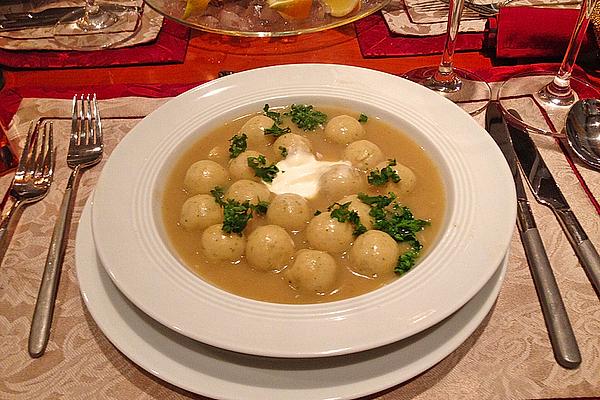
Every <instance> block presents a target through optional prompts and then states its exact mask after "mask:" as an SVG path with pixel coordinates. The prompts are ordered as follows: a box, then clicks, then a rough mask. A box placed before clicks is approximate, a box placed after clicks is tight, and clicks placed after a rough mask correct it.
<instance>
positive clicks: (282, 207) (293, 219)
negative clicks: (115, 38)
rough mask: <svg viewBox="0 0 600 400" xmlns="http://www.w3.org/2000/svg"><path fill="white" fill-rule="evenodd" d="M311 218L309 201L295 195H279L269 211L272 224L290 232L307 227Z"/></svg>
mask: <svg viewBox="0 0 600 400" xmlns="http://www.w3.org/2000/svg"><path fill="white" fill-rule="evenodd" d="M311 216H312V213H311V212H310V207H309V206H308V201H306V199H305V198H304V197H302V196H300V195H298V194H295V193H284V194H280V195H277V196H276V197H275V198H274V199H273V201H272V202H271V203H270V204H269V209H268V210H267V219H268V220H269V222H270V223H271V224H275V225H279V226H281V227H283V228H285V229H288V230H290V231H294V230H300V229H302V228H303V227H306V224H307V222H308V221H309V220H310V218H311Z"/></svg>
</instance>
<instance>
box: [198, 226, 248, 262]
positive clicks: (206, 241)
mask: <svg viewBox="0 0 600 400" xmlns="http://www.w3.org/2000/svg"><path fill="white" fill-rule="evenodd" d="M200 242H201V245H202V250H203V252H204V255H206V257H207V258H208V259H210V260H214V261H229V262H237V261H239V260H240V258H241V257H242V256H243V255H244V250H245V248H246V237H245V236H244V235H238V234H237V233H225V232H223V225H222V224H215V225H211V226H209V227H208V228H206V229H205V230H204V232H202V236H201V237H200Z"/></svg>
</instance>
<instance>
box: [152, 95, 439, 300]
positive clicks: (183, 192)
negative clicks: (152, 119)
mask: <svg viewBox="0 0 600 400" xmlns="http://www.w3.org/2000/svg"><path fill="white" fill-rule="evenodd" d="M315 111H318V112H316V113H315ZM267 115H268V116H269V117H271V119H270V118H268V117H267ZM298 125H300V126H298ZM290 193H291V194H290ZM162 207H163V219H164V224H165V227H166V231H167V234H168V236H169V238H170V241H171V245H172V247H173V248H174V250H175V253H176V254H178V256H179V257H180V259H181V260H182V262H183V263H184V264H185V265H187V266H188V267H189V268H190V269H191V270H192V271H193V272H194V273H196V274H197V275H199V276H200V277H201V278H202V279H204V280H206V281H207V282H210V283H211V284H213V285H215V286H217V287H219V288H222V289H224V290H226V291H229V292H231V293H234V294H236V295H239V296H243V297H247V298H252V299H256V300H261V301H267V302H274V303H291V304H305V303H321V302H329V301H337V300H341V299H346V298H350V297H354V296H357V295H360V294H363V293H366V292H369V291H372V290H375V289H377V288H379V287H381V286H383V285H385V284H387V283H389V282H391V281H393V280H394V279H397V278H398V277H399V276H400V275H402V274H403V273H405V272H407V271H408V270H409V269H411V268H412V266H413V264H414V263H415V262H416V263H417V264H418V260H419V259H420V258H422V257H423V255H424V254H425V253H426V252H427V251H428V250H429V249H430V248H431V247H432V245H433V243H434V240H435V237H436V235H437V234H438V232H439V230H440V226H441V224H442V222H443V217H444V209H445V194H444V187H443V183H442V180H441V177H440V174H439V171H438V169H437V167H436V166H435V165H434V164H433V162H432V161H431V159H430V158H429V157H428V156H427V154H426V153H425V152H424V150H423V149H422V148H420V147H419V146H418V145H417V144H416V143H415V142H413V141H412V140H411V139H410V138H409V137H408V136H407V135H405V134H403V133H402V132H399V131H398V130H397V129H395V128H393V127H391V126H388V125H387V124H386V123H385V122H384V121H381V120H380V119H379V118H377V116H375V115H371V116H368V115H367V116H366V115H363V114H361V113H360V110H358V111H357V110H346V109H339V108H333V107H325V106H324V107H320V106H315V107H314V108H312V107H311V106H309V107H303V106H290V107H285V108H278V109H268V106H266V105H265V109H264V110H263V111H257V113H256V114H252V115H245V116H242V117H240V118H238V119H235V120H233V121H229V122H227V123H225V124H224V125H223V126H222V127H220V128H218V129H216V130H215V131H213V132H209V133H208V134H206V135H203V137H202V138H200V139H199V140H198V141H197V142H196V143H194V144H193V145H192V146H191V147H190V148H189V149H188V150H187V151H185V152H184V153H183V154H182V155H181V158H180V159H179V160H178V162H177V163H176V165H174V167H173V170H172V173H171V174H170V176H169V178H168V182H167V185H166V188H165V191H164V197H163V200H162ZM416 268H418V266H416Z"/></svg>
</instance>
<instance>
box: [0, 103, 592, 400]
mask: <svg viewBox="0 0 600 400" xmlns="http://www.w3.org/2000/svg"><path fill="white" fill-rule="evenodd" d="M164 101H166V99H147V98H117V99H112V100H104V101H101V102H100V108H101V110H102V115H103V117H104V129H105V131H104V132H105V138H106V139H105V140H106V157H105V158H104V160H103V161H102V163H101V164H100V165H98V166H96V167H94V168H93V169H91V170H89V171H87V172H86V173H85V174H84V175H83V178H82V180H81V182H80V186H79V190H78V195H77V200H76V205H75V213H74V217H73V224H72V227H71V230H70V235H69V237H70V240H69V245H68V247H67V251H66V257H65V263H64V268H63V274H62V279H61V283H60V287H59V291H58V300H57V306H56V310H55V315H54V322H53V330H52V334H51V337H50V343H49V346H48V349H47V351H46V354H45V355H44V356H43V357H42V358H39V359H31V358H30V357H29V355H28V353H27V341H28V333H29V326H30V323H31V316H32V312H33V308H34V303H35V298H36V295H37V291H38V287H39V282H40V278H41V275H42V268H43V265H44V261H45V257H46V253H47V248H48V243H49V241H50V236H51V234H52V229H53V225H54V222H55V220H56V215H57V211H58V207H59V204H60V201H61V198H62V194H63V191H64V188H65V184H66V179H67V177H68V174H69V172H70V171H69V169H68V168H67V166H66V165H65V162H64V160H65V155H66V148H67V137H68V134H69V127H70V119H69V116H70V101H67V100H50V99H25V100H23V102H22V103H21V106H20V109H19V111H18V113H17V114H16V116H15V118H14V119H13V123H12V126H11V129H10V131H9V136H10V138H11V139H12V140H13V141H14V142H15V143H18V144H19V145H21V144H22V141H23V140H24V136H25V135H26V132H27V127H28V125H29V123H30V121H32V120H36V119H38V118H44V119H48V120H52V121H54V127H55V135H56V138H55V142H56V143H57V145H58V157H57V160H58V162H57V169H56V177H55V182H54V184H53V186H52V189H51V191H50V193H49V195H48V196H47V197H46V198H45V199H44V200H43V201H41V202H38V203H36V204H34V205H31V206H30V207H27V208H26V209H25V211H24V213H23V215H22V217H21V220H20V223H19V225H18V227H17V229H16V232H15V234H14V237H13V239H12V242H11V244H10V247H9V249H8V252H7V254H6V257H5V260H4V262H3V264H2V266H1V267H0V398H2V399H6V400H20V399H23V400H30V399H63V398H64V399H92V398H93V399H161V400H162V399H182V398H197V397H196V396H195V395H193V394H191V393H188V392H185V391H183V390H180V389H178V388H176V387H173V386H172V385H169V384H167V383H165V382H163V381H161V380H160V379H158V378H155V377H153V376H152V375H151V374H149V373H147V372H145V371H144V370H142V369H141V368H139V367H137V366H136V365H135V364H133V363H132V362H131V361H129V360H128V359H127V358H126V357H124V356H123V355H122V354H121V353H120V352H119V351H117V350H116V349H115V348H114V347H113V346H112V344H111V343H110V342H109V341H108V340H107V339H106V338H105V337H104V335H103V334H102V332H101V331H100V330H99V328H98V327H97V325H96V323H95V322H94V320H93V319H92V317H91V316H90V314H89V313H88V311H87V310H86V307H85V305H84V303H83V301H82V298H81V296H80V294H79V287H78V281H77V276H76V271H75V265H74V243H75V234H76V230H77V224H78V222H77V221H78V220H79V216H80V215H81V211H82V208H83V206H84V204H85V202H86V199H87V198H88V196H89V195H90V193H91V191H92V190H93V188H94V184H95V182H96V180H97V178H98V175H99V173H100V171H101V170H102V166H103V164H104V163H105V162H106V159H107V158H108V157H109V155H110V152H111V150H112V149H114V147H115V146H116V145H117V144H118V142H119V140H120V139H121V138H122V137H124V136H125V135H126V134H127V132H128V131H129V130H130V129H131V128H132V127H133V126H135V124H136V123H137V121H138V120H139V119H140V118H142V117H143V116H145V115H147V114H148V113H149V112H150V111H152V110H153V109H155V108H156V107H158V106H159V105H160V104H162V103H163V102H164ZM478 118H479V119H480V120H481V119H482V118H483V116H479V117H478ZM542 139H543V140H541V141H540V142H539V145H540V149H541V151H542V153H543V155H544V158H545V159H546V160H547V162H548V163H549V164H550V167H551V169H552V172H553V174H554V176H555V177H556V178H557V180H558V182H559V184H560V186H561V187H562V189H563V191H564V192H565V193H566V195H567V197H568V200H569V202H570V203H571V205H572V207H573V208H574V211H575V213H576V214H577V216H578V217H579V218H580V221H581V223H582V224H583V226H584V227H585V229H586V230H587V232H588V233H589V235H590V236H591V239H592V241H593V242H594V243H595V245H596V247H598V248H600V218H599V216H598V214H597V212H596V211H595V210H594V208H593V207H592V205H591V203H590V201H589V199H588V198H587V197H586V195H585V193H584V192H583V190H582V188H581V186H580V184H579V183H578V181H577V179H576V178H575V176H574V174H573V173H572V170H571V169H570V167H569V165H568V164H567V162H566V160H565V158H564V156H563V154H562V153H561V152H560V151H559V149H558V147H557V146H556V143H555V142H554V141H553V140H551V139H547V138H542ZM578 167H579V168H581V169H582V171H584V173H585V176H586V179H587V180H588V184H589V185H590V187H591V189H592V190H593V191H594V192H595V193H597V194H599V193H600V179H598V178H599V176H600V175H598V173H597V172H593V171H590V170H586V169H585V167H583V166H581V165H578ZM9 183H10V176H5V177H3V178H1V179H0V191H1V192H2V193H3V192H4V191H5V190H6V188H7V187H8V185H9ZM533 208H534V212H535V214H536V217H537V221H538V225H539V227H540V230H541V233H542V236H543V240H544V242H545V244H546V246H547V249H548V253H549V256H550V258H551V261H552V263H553V266H554V270H555V273H556V276H557V281H558V284H559V286H560V289H561V290H562V293H563V297H564V300H565V304H566V307H567V310H568V312H569V316H570V318H571V322H572V325H573V329H574V331H575V334H576V336H577V340H578V342H579V346H580V349H581V352H582V357H583V363H582V365H581V367H580V368H579V369H576V370H566V369H563V368H561V367H560V366H558V365H557V364H556V362H555V360H554V357H553V354H552V350H551V347H550V343H549V340H548V336H547V333H546V330H545V326H544V321H543V318H542V314H541V311H540V306H539V303H538V300H537V296H536V293H535V289H534V287H533V284H532V280H531V276H530V272H529V269H528V266H527V262H526V260H525V257H524V254H523V250H522V247H521V243H520V240H519V236H518V234H517V233H516V232H515V235H514V236H513V240H512V243H511V249H510V258H509V265H508V273H507V276H506V280H505V283H504V285H503V287H502V290H501V292H500V295H499V298H498V300H497V303H496V305H495V306H494V308H493V309H492V311H491V312H490V314H489V315H488V318H486V319H485V320H484V323H483V324H482V325H481V326H480V327H479V328H478V329H477V330H476V331H475V333H474V334H473V335H472V336H471V337H470V338H469V339H468V340H467V341H466V342H465V343H463V344H462V345H461V346H460V347H459V348H458V349H457V350H456V351H455V352H453V353H452V354H451V355H450V356H448V357H447V358H445V359H444V360H443V361H442V362H440V363H439V364H437V365H436V366H434V367H433V368H431V369H429V370H428V371H426V372H424V373H422V374H421V375H419V376H417V377H416V378H414V379H412V380H410V381H408V382H406V383H404V384H402V385H399V386H397V387H395V388H392V389H390V390H388V391H386V392H384V393H380V394H379V395H376V396H374V398H378V399H385V400H401V399H412V398H416V399H433V398H435V399H439V398H441V399H477V400H480V399H521V398H548V397H578V396H589V397H591V396H600V301H599V299H598V296H597V295H596V293H595V292H594V291H593V289H592V287H591V285H590V283H589V281H588V280H587V278H586V276H585V274H584V272H583V270H582V268H581V267H580V266H579V264H578V261H577V258H576V257H575V255H574V253H573V251H572V250H571V247H570V246H569V243H568V241H567V239H566V237H565V236H564V235H563V233H562V231H561V229H560V227H559V225H558V222H557V221H556V220H555V219H554V216H553V215H552V213H551V212H550V211H549V210H547V209H545V208H544V207H542V206H539V205H538V204H537V203H535V202H533Z"/></svg>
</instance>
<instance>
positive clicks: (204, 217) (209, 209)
mask: <svg viewBox="0 0 600 400" xmlns="http://www.w3.org/2000/svg"><path fill="white" fill-rule="evenodd" d="M222 221H223V209H222V208H221V206H220V205H218V204H217V202H216V201H215V198H214V197H213V196H211V195H209V194H197V195H195V196H193V197H190V198H189V199H187V200H186V201H185V203H183V206H182V207H181V214H180V217H179V223H180V224H181V226H183V227H184V228H185V229H187V230H195V229H204V228H206V227H208V226H211V225H214V224H218V223H219V222H222Z"/></svg>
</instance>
